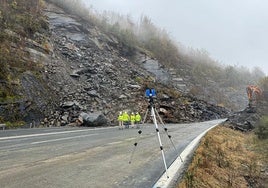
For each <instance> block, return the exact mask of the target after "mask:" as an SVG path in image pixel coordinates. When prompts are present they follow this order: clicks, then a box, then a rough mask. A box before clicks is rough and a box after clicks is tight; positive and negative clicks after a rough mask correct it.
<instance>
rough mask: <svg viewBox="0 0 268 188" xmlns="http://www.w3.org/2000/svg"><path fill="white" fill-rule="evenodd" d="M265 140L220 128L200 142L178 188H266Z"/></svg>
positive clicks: (267, 144) (267, 156) (267, 151)
mask: <svg viewBox="0 0 268 188" xmlns="http://www.w3.org/2000/svg"><path fill="white" fill-rule="evenodd" d="M267 164H268V139H266V140H259V139H257V137H256V136H255V135H254V134H253V133H248V134H244V133H241V132H238V131H235V130H232V129H229V128H226V127H223V126H218V127H216V128H214V129H212V130H211V131H210V132H209V133H208V134H207V135H206V136H205V137H204V138H203V139H202V141H201V143H200V146H199V147H198V149H197V150H196V152H195V154H194V157H193V160H192V163H191V164H190V166H189V168H188V170H187V171H186V173H185V175H184V178H183V179H182V180H181V182H180V184H179V185H178V188H192V187H198V188H207V187H213V188H217V187H218V188H222V187H236V188H243V187H245V188H246V187H255V188H264V187H266V186H268V174H267V170H268V169H267Z"/></svg>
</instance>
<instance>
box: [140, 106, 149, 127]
mask: <svg viewBox="0 0 268 188" xmlns="http://www.w3.org/2000/svg"><path fill="white" fill-rule="evenodd" d="M148 111H149V108H147V110H146V113H145V115H144V118H143V121H142V124H144V122H145V121H146V118H147V115H148Z"/></svg>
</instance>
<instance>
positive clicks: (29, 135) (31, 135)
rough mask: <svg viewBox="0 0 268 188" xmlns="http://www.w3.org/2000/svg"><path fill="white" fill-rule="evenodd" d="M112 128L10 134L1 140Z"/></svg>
mask: <svg viewBox="0 0 268 188" xmlns="http://www.w3.org/2000/svg"><path fill="white" fill-rule="evenodd" d="M111 128H113V127H110V128H98V129H86V130H75V131H62V132H52V133H40V134H28V135H20V136H9V137H2V138H0V140H8V139H16V138H28V137H37V136H47V135H56V134H68V133H76V132H86V131H94V130H100V129H111Z"/></svg>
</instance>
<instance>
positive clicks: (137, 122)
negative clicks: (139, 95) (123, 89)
mask: <svg viewBox="0 0 268 188" xmlns="http://www.w3.org/2000/svg"><path fill="white" fill-rule="evenodd" d="M135 123H136V127H137V128H139V127H140V123H141V115H140V114H139V112H136V115H135Z"/></svg>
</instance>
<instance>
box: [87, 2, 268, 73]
mask: <svg viewBox="0 0 268 188" xmlns="http://www.w3.org/2000/svg"><path fill="white" fill-rule="evenodd" d="M84 1H85V2H87V3H88V4H90V5H92V6H93V8H94V9H96V10H98V11H104V10H112V11H114V12H117V13H121V14H123V15H131V17H132V18H133V21H138V19H139V18H140V17H141V15H146V16H148V17H149V18H151V20H152V22H153V23H154V24H155V25H156V26H158V27H159V28H163V29H165V30H166V31H167V32H168V33H169V34H170V36H171V38H174V40H176V41H177V42H179V43H181V44H182V45H184V46H186V47H192V48H198V49H205V50H206V51H207V52H208V53H209V54H210V56H211V57H212V58H213V59H215V60H217V61H218V62H220V63H222V64H228V65H238V66H240V65H242V66H245V67H248V68H250V69H252V68H253V67H256V66H257V67H260V68H261V69H262V70H263V71H264V72H265V73H266V75H268V11H267V7H268V0H165V1H164V0H84Z"/></svg>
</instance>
